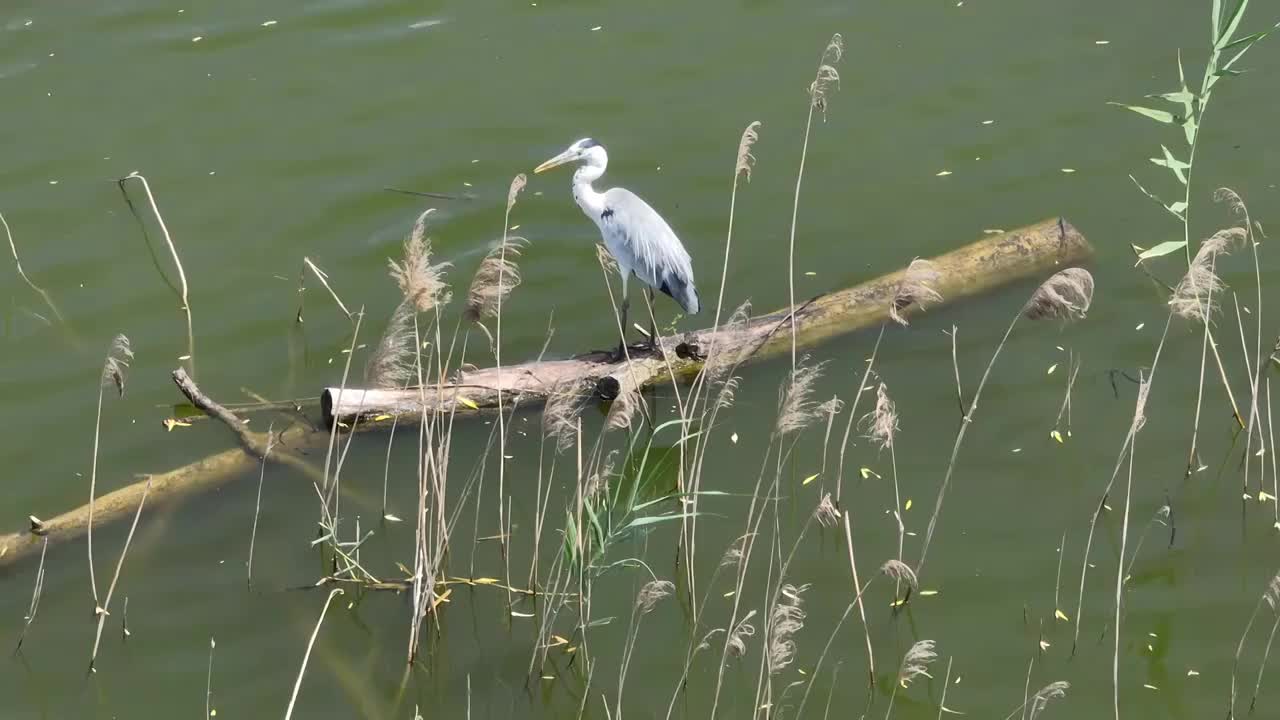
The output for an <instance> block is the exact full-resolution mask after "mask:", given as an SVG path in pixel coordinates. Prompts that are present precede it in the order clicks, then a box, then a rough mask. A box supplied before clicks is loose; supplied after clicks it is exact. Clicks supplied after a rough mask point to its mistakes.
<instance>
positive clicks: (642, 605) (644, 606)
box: [636, 580, 676, 615]
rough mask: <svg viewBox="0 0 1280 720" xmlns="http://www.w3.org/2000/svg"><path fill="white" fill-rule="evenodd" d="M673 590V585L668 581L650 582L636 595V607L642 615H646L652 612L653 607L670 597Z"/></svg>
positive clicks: (674, 587)
mask: <svg viewBox="0 0 1280 720" xmlns="http://www.w3.org/2000/svg"><path fill="white" fill-rule="evenodd" d="M675 589H676V586H675V583H673V582H671V581H670V580H650V581H649V582H647V583H645V584H644V587H642V588H640V592H639V593H638V594H637V595H636V607H637V608H639V610H640V612H641V613H642V614H645V615H647V614H649V613H650V612H653V608H654V606H655V605H657V604H658V603H660V602H662V601H663V600H665V599H666V598H668V597H670V596H671V593H672V592H674V591H675Z"/></svg>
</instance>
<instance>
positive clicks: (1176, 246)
mask: <svg viewBox="0 0 1280 720" xmlns="http://www.w3.org/2000/svg"><path fill="white" fill-rule="evenodd" d="M1186 246H1187V241H1186V240H1166V241H1164V242H1162V243H1160V244H1158V245H1156V246H1155V247H1151V248H1148V249H1146V250H1144V251H1142V252H1141V253H1139V254H1138V259H1139V260H1150V259H1151V258H1158V257H1162V256H1164V255H1168V254H1169V253H1171V252H1177V251H1178V250H1181V249H1182V248H1184V247H1186Z"/></svg>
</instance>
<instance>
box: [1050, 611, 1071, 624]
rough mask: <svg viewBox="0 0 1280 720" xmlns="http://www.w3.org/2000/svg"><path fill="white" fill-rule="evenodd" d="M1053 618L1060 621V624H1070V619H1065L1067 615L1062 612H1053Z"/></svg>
mask: <svg viewBox="0 0 1280 720" xmlns="http://www.w3.org/2000/svg"><path fill="white" fill-rule="evenodd" d="M1053 616H1054V617H1055V618H1057V619H1059V620H1061V621H1062V622H1071V618H1069V617H1067V614H1066V613H1064V612H1062V611H1061V610H1054V611H1053Z"/></svg>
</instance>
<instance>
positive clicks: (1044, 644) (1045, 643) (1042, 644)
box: [1040, 640, 1049, 652]
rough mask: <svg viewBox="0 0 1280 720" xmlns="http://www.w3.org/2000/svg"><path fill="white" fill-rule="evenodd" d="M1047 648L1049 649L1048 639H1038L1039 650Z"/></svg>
mask: <svg viewBox="0 0 1280 720" xmlns="http://www.w3.org/2000/svg"><path fill="white" fill-rule="evenodd" d="M1048 649H1049V641H1048V640H1041V641H1040V651H1041V652H1044V651H1045V650H1048Z"/></svg>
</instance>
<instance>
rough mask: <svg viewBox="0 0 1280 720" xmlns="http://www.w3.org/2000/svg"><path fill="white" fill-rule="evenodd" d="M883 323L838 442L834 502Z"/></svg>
mask: <svg viewBox="0 0 1280 720" xmlns="http://www.w3.org/2000/svg"><path fill="white" fill-rule="evenodd" d="M885 327H886V326H885V324H884V323H881V324H880V332H879V333H878V334H877V335H876V342H875V345H873V346H872V348H871V357H869V358H867V366H866V367H865V368H863V370H862V379H861V380H859V381H858V392H857V393H855V394H854V396H853V405H852V406H851V407H850V408H849V420H848V421H847V422H846V424H845V426H844V439H843V440H841V442H840V464H839V469H838V470H837V471H836V504H839V503H840V498H841V493H842V492H843V490H844V456H845V452H846V451H847V450H848V449H849V438H850V436H851V435H852V434H853V425H854V422H855V420H856V418H857V417H858V403H859V402H860V401H861V400H862V393H864V392H867V391H869V390H871V389H872V388H871V386H870V385H869V384H868V381H869V380H870V379H871V373H872V367H874V366H875V363H876V355H877V354H879V352H880V341H881V340H883V339H884V329H885Z"/></svg>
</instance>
